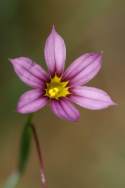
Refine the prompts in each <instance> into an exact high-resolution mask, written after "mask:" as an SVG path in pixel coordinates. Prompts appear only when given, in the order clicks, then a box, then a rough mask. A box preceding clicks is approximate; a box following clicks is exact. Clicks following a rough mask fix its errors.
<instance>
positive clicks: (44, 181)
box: [31, 123, 47, 188]
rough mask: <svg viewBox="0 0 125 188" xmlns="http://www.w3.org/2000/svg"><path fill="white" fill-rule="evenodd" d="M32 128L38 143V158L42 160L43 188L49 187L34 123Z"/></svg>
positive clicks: (36, 143)
mask: <svg viewBox="0 0 125 188" xmlns="http://www.w3.org/2000/svg"><path fill="white" fill-rule="evenodd" d="M31 129H32V133H33V137H34V141H35V145H36V150H37V154H38V158H39V162H40V175H41V183H42V188H47V181H46V176H45V168H44V161H43V156H42V152H41V150H40V143H39V139H38V136H37V132H36V129H35V126H34V125H33V124H32V123H31Z"/></svg>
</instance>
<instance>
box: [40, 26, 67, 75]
mask: <svg viewBox="0 0 125 188" xmlns="http://www.w3.org/2000/svg"><path fill="white" fill-rule="evenodd" d="M44 55H45V61H46V63H47V66H48V69H49V71H50V73H51V74H54V73H55V71H56V73H57V74H61V73H62V71H63V70H64V64H65V59H66V47H65V43H64V40H63V38H62V37H61V36H60V35H59V34H58V33H57V32H56V30H55V28H54V27H53V29H52V31H51V33H50V35H49V36H48V38H47V40H46V43H45V50H44Z"/></svg>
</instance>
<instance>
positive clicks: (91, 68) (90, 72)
mask: <svg viewBox="0 0 125 188" xmlns="http://www.w3.org/2000/svg"><path fill="white" fill-rule="evenodd" d="M101 59H102V54H101V53H86V54H84V55H82V56H80V57H79V58H78V59H76V60H75V61H74V62H73V63H72V64H71V65H70V66H69V68H67V70H66V71H65V72H64V76H63V77H64V79H68V80H70V83H71V85H76V86H77V85H83V84H85V83H87V82H88V81H90V80H91V79H92V78H93V77H94V76H96V74H97V73H98V72H99V70H100V69H101Z"/></svg>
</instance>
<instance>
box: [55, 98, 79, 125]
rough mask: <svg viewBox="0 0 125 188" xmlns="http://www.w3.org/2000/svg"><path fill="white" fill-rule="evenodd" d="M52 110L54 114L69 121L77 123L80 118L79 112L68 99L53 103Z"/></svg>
mask: <svg viewBox="0 0 125 188" xmlns="http://www.w3.org/2000/svg"><path fill="white" fill-rule="evenodd" d="M51 108H52V111H53V112H54V114H55V115H56V116H57V117H59V118H61V119H65V120H68V121H72V122H73V121H77V120H78V119H79V117H80V114H79V111H78V110H77V109H76V108H75V107H74V106H73V104H72V103H71V102H70V101H68V100H67V99H62V100H60V101H51Z"/></svg>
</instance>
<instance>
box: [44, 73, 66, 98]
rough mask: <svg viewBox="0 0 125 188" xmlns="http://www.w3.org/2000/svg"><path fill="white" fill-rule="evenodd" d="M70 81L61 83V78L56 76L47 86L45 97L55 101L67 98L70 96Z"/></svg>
mask: <svg viewBox="0 0 125 188" xmlns="http://www.w3.org/2000/svg"><path fill="white" fill-rule="evenodd" d="M67 85H68V81H61V78H60V77H58V76H57V75H55V76H54V77H53V78H51V80H50V82H49V83H47V84H46V89H45V96H48V97H49V98H53V99H59V98H60V97H66V96H67V95H69V94H70V92H69V87H68V86H67Z"/></svg>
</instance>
